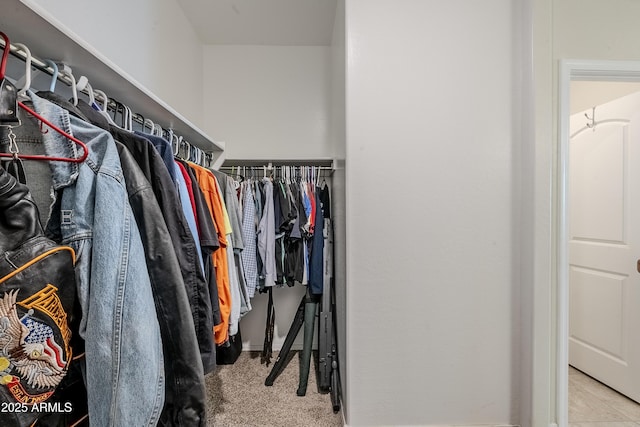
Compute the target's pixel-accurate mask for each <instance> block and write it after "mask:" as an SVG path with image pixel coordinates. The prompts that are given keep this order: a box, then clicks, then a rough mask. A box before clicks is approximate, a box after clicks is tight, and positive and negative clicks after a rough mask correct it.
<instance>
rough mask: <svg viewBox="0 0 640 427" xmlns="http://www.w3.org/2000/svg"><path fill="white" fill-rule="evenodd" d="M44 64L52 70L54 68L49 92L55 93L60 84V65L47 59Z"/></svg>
mask: <svg viewBox="0 0 640 427" xmlns="http://www.w3.org/2000/svg"><path fill="white" fill-rule="evenodd" d="M44 62H45V63H46V64H47V65H48V66H49V67H51V68H53V76H52V77H51V84H50V85H49V92H55V90H56V83H58V74H59V72H58V64H56V63H55V62H53V61H52V60H50V59H45V60H44Z"/></svg>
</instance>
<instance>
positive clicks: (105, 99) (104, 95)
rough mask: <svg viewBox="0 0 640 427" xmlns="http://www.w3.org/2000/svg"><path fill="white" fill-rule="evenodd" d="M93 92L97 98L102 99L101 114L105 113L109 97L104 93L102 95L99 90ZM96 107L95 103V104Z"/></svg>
mask: <svg viewBox="0 0 640 427" xmlns="http://www.w3.org/2000/svg"><path fill="white" fill-rule="evenodd" d="M94 92H95V93H96V95H98V96H99V97H101V98H102V99H103V101H104V102H103V103H102V111H103V112H105V113H106V112H107V107H108V106H109V97H108V96H107V94H106V93H104V92H103V91H101V90H99V89H95V90H94ZM96 105H97V103H96Z"/></svg>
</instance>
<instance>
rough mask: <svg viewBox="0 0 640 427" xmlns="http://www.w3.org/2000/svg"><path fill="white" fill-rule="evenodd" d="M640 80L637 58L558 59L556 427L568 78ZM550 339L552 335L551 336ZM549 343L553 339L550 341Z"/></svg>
mask: <svg viewBox="0 0 640 427" xmlns="http://www.w3.org/2000/svg"><path fill="white" fill-rule="evenodd" d="M577 80H583V81H586V80H588V81H625V82H627V81H634V82H637V81H640V61H605V60H599V61H597V60H561V61H560V68H559V79H558V104H559V111H558V114H559V117H558V149H557V159H558V162H557V166H558V170H557V173H556V176H555V184H556V186H555V188H556V189H557V191H558V196H557V202H558V205H557V206H558V208H557V218H556V226H557V241H556V244H557V246H556V250H557V258H556V274H557V277H556V281H557V282H556V283H557V291H556V307H557V313H556V316H557V326H556V328H557V329H556V331H557V333H556V339H557V341H556V343H555V345H556V354H555V359H556V360H555V363H553V362H554V361H552V363H551V365H550V366H556V372H555V373H556V381H555V383H556V390H555V396H556V408H557V423H558V425H559V426H560V427H564V426H567V425H568V422H569V235H568V216H567V214H568V212H567V201H568V200H567V197H568V177H569V118H570V115H571V112H570V95H571V81H577ZM552 340H553V338H552ZM550 344H552V346H553V342H551V343H550Z"/></svg>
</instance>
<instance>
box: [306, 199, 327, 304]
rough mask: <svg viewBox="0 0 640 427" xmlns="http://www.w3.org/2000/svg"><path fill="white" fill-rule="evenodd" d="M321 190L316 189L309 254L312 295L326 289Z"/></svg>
mask: <svg viewBox="0 0 640 427" xmlns="http://www.w3.org/2000/svg"><path fill="white" fill-rule="evenodd" d="M319 193H320V188H319V187H316V188H315V191H314V194H315V195H314V197H315V200H316V221H315V225H314V229H313V237H312V239H311V250H310V253H309V289H310V291H311V293H312V294H314V295H320V294H322V291H323V288H324V261H323V260H324V257H323V252H324V250H323V249H324V235H323V226H324V215H323V214H322V202H321V201H320V194H319Z"/></svg>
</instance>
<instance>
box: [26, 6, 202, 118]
mask: <svg viewBox="0 0 640 427" xmlns="http://www.w3.org/2000/svg"><path fill="white" fill-rule="evenodd" d="M31 2H32V3H35V4H36V5H38V6H40V7H42V8H43V9H45V10H46V11H47V12H48V13H49V14H51V15H52V16H53V17H54V18H55V19H56V20H57V21H59V22H60V23H62V24H63V25H64V26H65V27H67V28H68V29H70V30H71V31H72V32H73V33H75V34H77V35H78V36H79V37H80V38H81V39H83V40H84V41H86V42H87V43H89V44H90V45H91V46H93V47H94V48H95V50H96V51H98V52H100V54H102V55H104V56H105V57H106V58H108V59H109V60H110V61H112V62H113V63H114V64H115V65H117V66H118V67H120V68H121V69H122V70H124V72H126V73H127V74H129V75H130V76H131V77H133V79H134V80H136V81H138V82H139V83H141V84H142V85H143V86H144V87H146V88H147V89H149V90H150V91H151V92H153V93H154V94H155V95H157V96H158V97H159V98H160V99H161V100H163V101H164V102H165V103H167V104H168V105H170V106H171V107H172V108H173V109H174V110H176V111H177V112H178V113H180V114H181V115H182V116H184V117H185V118H186V119H188V120H189V121H191V122H192V123H194V124H195V125H197V126H198V127H202V121H203V120H202V119H203V115H202V108H201V106H202V99H203V98H202V89H201V88H202V52H201V44H200V42H199V40H198V38H197V37H196V34H195V32H194V30H193V29H192V28H191V24H190V23H189V21H188V20H187V18H186V17H185V15H184V13H183V12H182V9H181V8H180V6H179V5H178V3H177V2H176V1H175V0H136V1H126V0H113V1H108V2H107V1H97V0H93V1H82V0H67V1H62V2H61V1H57V0H31ZM54 59H57V58H54ZM71 66H72V68H73V64H71ZM77 77H79V76H77ZM87 77H88V78H89V81H91V76H90V75H89V76H87ZM95 89H100V88H95Z"/></svg>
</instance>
